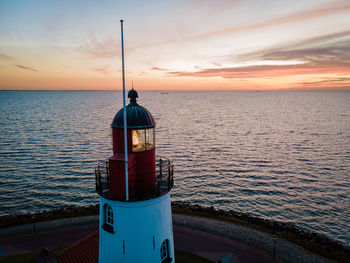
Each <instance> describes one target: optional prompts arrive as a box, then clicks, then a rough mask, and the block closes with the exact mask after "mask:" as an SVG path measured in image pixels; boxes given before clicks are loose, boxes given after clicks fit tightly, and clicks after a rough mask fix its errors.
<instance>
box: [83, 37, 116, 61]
mask: <svg viewBox="0 0 350 263" xmlns="http://www.w3.org/2000/svg"><path fill="white" fill-rule="evenodd" d="M119 48H120V41H119V40H117V39H115V38H113V37H108V38H105V39H96V38H91V39H89V40H86V41H85V42H84V43H83V44H82V45H81V46H80V47H79V48H78V49H77V50H78V51H79V52H82V53H84V54H87V55H89V56H91V57H99V58H111V57H115V56H118V55H120V53H121V51H120V50H119Z"/></svg>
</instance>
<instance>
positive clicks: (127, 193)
mask: <svg viewBox="0 0 350 263" xmlns="http://www.w3.org/2000/svg"><path fill="white" fill-rule="evenodd" d="M123 22H124V20H120V27H121V36H122V72H123V73H122V74H123V109H124V111H123V119H124V153H125V200H126V201H129V175H128V143H127V141H128V140H127V129H126V128H127V127H126V106H125V104H126V103H125V100H126V99H125V68H124V38H123Z"/></svg>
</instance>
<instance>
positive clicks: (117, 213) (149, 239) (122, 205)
mask: <svg viewBox="0 0 350 263" xmlns="http://www.w3.org/2000/svg"><path fill="white" fill-rule="evenodd" d="M100 202H101V204H100V226H99V227H100V228H99V229H100V241H99V242H100V246H99V262H100V263H112V262H113V263H134V262H135V263H140V262H149V263H153V262H157V263H160V262H161V257H160V247H161V244H162V242H163V241H164V240H166V239H169V253H170V257H171V258H172V259H173V261H172V262H175V254H174V239H173V226H172V217H171V204H170V192H169V193H167V194H165V195H163V196H161V197H158V198H154V199H150V200H146V201H139V202H121V201H112V200H108V199H105V198H103V197H100ZM106 203H107V204H109V205H110V206H111V207H112V209H113V218H114V233H109V232H107V231H105V230H104V229H103V228H102V225H103V223H104V211H103V206H104V204H106ZM153 237H154V241H155V242H154V244H155V246H154V247H153ZM123 241H124V244H125V254H124V253H123Z"/></svg>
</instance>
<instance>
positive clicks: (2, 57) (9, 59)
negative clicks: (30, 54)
mask: <svg viewBox="0 0 350 263" xmlns="http://www.w3.org/2000/svg"><path fill="white" fill-rule="evenodd" d="M0 59H1V60H5V61H13V60H15V59H14V58H13V57H11V56H8V55H5V54H0Z"/></svg>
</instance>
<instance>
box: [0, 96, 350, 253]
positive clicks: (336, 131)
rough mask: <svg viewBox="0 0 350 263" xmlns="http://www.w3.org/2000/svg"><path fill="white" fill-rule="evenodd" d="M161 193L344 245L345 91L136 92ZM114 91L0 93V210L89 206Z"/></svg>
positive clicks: (107, 147)
mask: <svg viewBox="0 0 350 263" xmlns="http://www.w3.org/2000/svg"><path fill="white" fill-rule="evenodd" d="M138 102H139V104H140V105H142V106H145V107H146V108H147V109H148V110H149V111H150V112H151V113H152V114H153V116H154V118H155V120H156V123H157V127H156V144H157V154H158V155H159V156H163V157H168V158H170V159H171V160H173V162H174V165H175V173H174V180H175V181H174V183H175V185H174V188H173V190H172V199H173V200H177V201H186V202H190V203H193V204H200V205H205V206H215V207H217V208H221V209H225V210H235V211H239V212H244V213H248V214H251V215H253V216H258V217H261V218H266V219H271V220H277V221H282V222H290V223H293V224H295V225H296V226H298V227H300V228H302V229H306V230H310V231H314V232H317V233H320V234H324V235H326V236H328V237H330V238H332V239H334V240H338V241H339V242H341V243H343V244H344V245H346V246H350V176H349V175H350V91H263V92H238V91H236V92H142V91H140V92H139V101H138ZM121 107H122V94H121V92H120V91H101V92H94V91H1V92H0V215H6V214H10V213H18V214H22V213H34V212H39V211H43V210H52V209H57V208H60V207H66V206H71V205H73V206H86V205H92V204H97V203H98V195H97V194H96V193H95V181H94V168H95V165H96V163H97V161H99V160H104V159H106V158H108V157H109V156H111V153H112V144H111V128H110V124H111V122H112V120H113V117H114V115H115V114H116V112H117V111H118V110H119V109H120V108H121Z"/></svg>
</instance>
